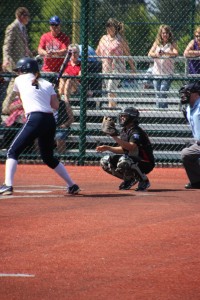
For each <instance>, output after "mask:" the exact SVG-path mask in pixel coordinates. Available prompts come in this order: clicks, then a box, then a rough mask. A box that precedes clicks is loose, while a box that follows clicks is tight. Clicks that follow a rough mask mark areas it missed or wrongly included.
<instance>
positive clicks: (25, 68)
mask: <svg viewBox="0 0 200 300" xmlns="http://www.w3.org/2000/svg"><path fill="white" fill-rule="evenodd" d="M14 71H16V72H21V73H33V74H34V73H37V72H39V66H38V63H37V61H36V60H35V59H33V58H29V57H24V58H21V59H20V60H18V62H17V64H16V68H15V69H14Z"/></svg>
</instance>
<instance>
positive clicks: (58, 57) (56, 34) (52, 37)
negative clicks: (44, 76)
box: [38, 16, 70, 72]
mask: <svg viewBox="0 0 200 300" xmlns="http://www.w3.org/2000/svg"><path fill="white" fill-rule="evenodd" d="M49 24H50V32H47V33H44V34H43V35H42V36H41V38H40V42H39V46H38V54H39V55H41V56H44V63H43V66H42V71H44V72H59V70H60V67H61V65H62V62H63V60H64V58H63V56H65V55H66V53H67V49H68V46H69V44H70V38H69V37H68V36H67V35H66V34H65V33H64V32H62V31H61V21H60V18H59V17H58V16H53V17H51V18H50V19H49Z"/></svg>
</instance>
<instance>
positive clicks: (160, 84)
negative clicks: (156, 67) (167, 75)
mask: <svg viewBox="0 0 200 300" xmlns="http://www.w3.org/2000/svg"><path fill="white" fill-rule="evenodd" d="M153 85H154V90H155V91H159V92H162V91H163V92H164V91H169V88H170V85H171V80H170V79H157V80H153ZM156 98H157V101H156V105H157V107H159V108H167V107H168V103H167V102H164V101H162V100H161V98H167V95H166V94H165V93H163V94H162V93H159V94H156Z"/></svg>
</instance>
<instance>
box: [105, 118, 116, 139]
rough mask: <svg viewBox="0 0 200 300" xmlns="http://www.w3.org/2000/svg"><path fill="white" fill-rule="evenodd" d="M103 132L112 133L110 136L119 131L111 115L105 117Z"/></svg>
mask: <svg viewBox="0 0 200 300" xmlns="http://www.w3.org/2000/svg"><path fill="white" fill-rule="evenodd" d="M101 130H102V132H104V133H106V134H108V135H110V136H117V135H118V131H117V129H116V127H115V122H114V120H113V119H112V118H111V117H104V118H103V122H102V124H101Z"/></svg>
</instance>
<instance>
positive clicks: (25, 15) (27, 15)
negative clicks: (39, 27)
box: [22, 13, 30, 17]
mask: <svg viewBox="0 0 200 300" xmlns="http://www.w3.org/2000/svg"><path fill="white" fill-rule="evenodd" d="M22 16H23V17H30V15H29V14H26V13H25V14H22Z"/></svg>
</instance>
